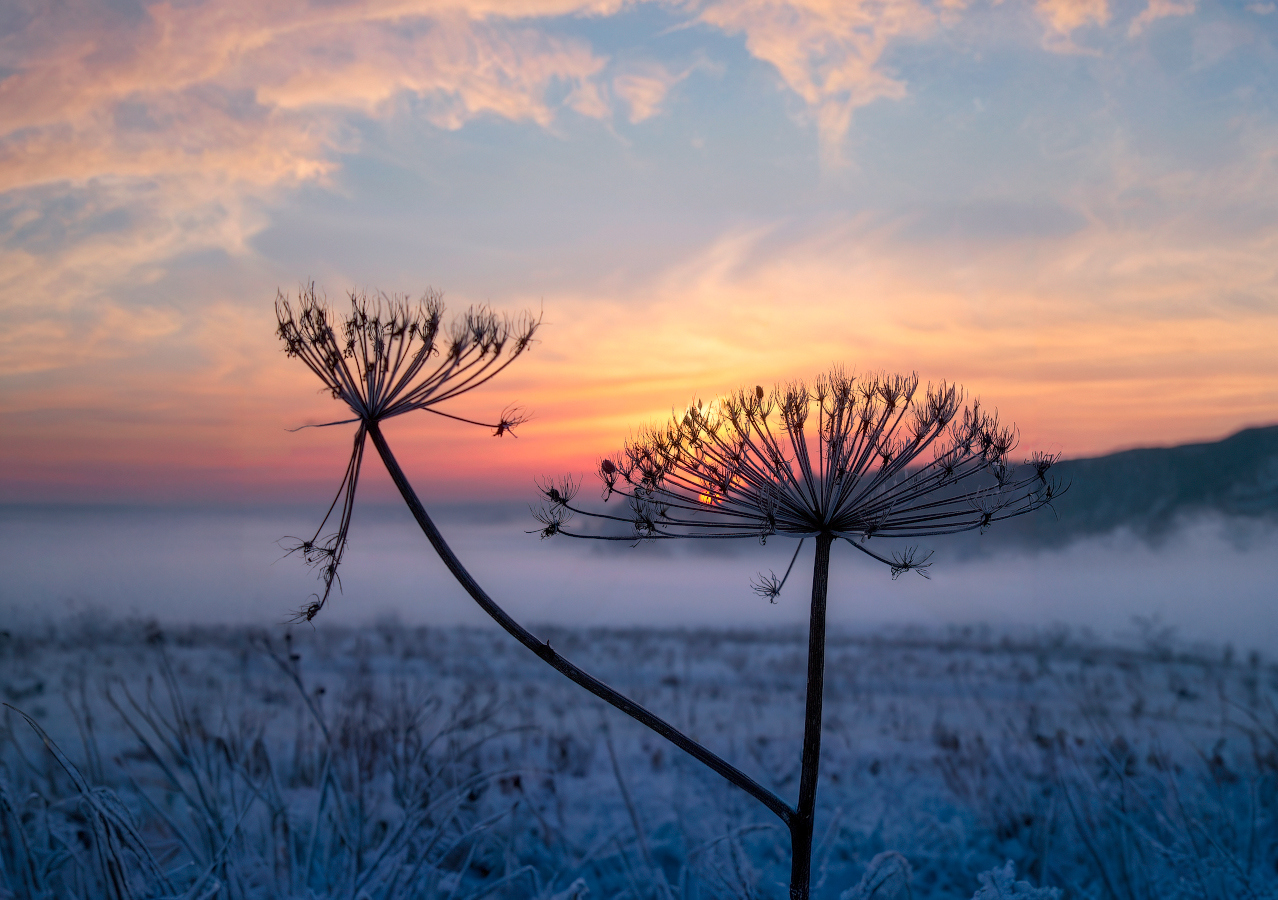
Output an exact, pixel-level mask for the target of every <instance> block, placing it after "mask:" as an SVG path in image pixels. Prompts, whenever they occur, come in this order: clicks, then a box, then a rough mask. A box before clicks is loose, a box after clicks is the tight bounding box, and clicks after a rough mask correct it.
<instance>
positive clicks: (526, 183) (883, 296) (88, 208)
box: [0, 0, 1278, 503]
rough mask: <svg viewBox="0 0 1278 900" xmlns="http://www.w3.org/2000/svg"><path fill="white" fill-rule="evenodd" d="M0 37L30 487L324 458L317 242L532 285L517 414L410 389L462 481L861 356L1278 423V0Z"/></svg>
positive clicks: (2, 381)
mask: <svg viewBox="0 0 1278 900" xmlns="http://www.w3.org/2000/svg"><path fill="white" fill-rule="evenodd" d="M0 34H2V35H3V37H2V38H0V303H2V304H3V311H4V328H3V330H2V331H0V342H2V343H0V434H2V435H3V441H2V442H0V455H2V459H3V468H0V500H10V501H138V502H147V503H151V502H188V501H212V502H250V501H274V500H289V499H307V498H310V497H312V496H313V495H314V492H315V491H316V490H317V489H321V488H322V490H324V491H327V490H329V489H330V488H335V487H336V482H337V479H338V477H339V476H340V471H341V468H342V466H343V465H344V463H345V453H346V451H347V445H348V443H349V440H350V431H349V427H342V428H332V429H321V430H306V431H301V432H296V433H290V432H288V431H286V429H287V428H292V427H295V426H298V425H301V424H304V423H313V422H322V421H327V420H330V419H334V418H342V417H343V416H341V413H342V410H340V409H337V408H336V407H335V405H334V404H333V402H332V401H331V400H330V399H328V398H327V397H326V396H324V395H321V394H320V393H319V392H318V390H317V389H318V386H319V385H318V382H317V381H315V380H314V379H313V377H312V376H311V375H310V374H309V373H308V372H307V371H306V370H305V369H304V368H303V367H302V366H300V365H299V364H297V363H296V361H293V360H289V359H286V358H285V356H284V354H283V353H282V352H280V348H279V346H278V342H277V340H276V338H275V336H274V319H273V309H272V301H273V300H274V298H275V295H276V291H277V289H282V290H283V291H285V292H286V293H290V294H294V295H295V294H296V293H297V290H298V286H299V284H300V283H301V282H304V281H307V282H309V281H314V282H315V283H316V285H317V287H319V288H320V289H322V290H323V291H325V292H326V293H327V295H328V296H329V298H330V299H331V300H332V301H334V302H336V303H341V302H342V300H343V297H344V295H345V293H346V291H347V290H349V289H351V288H357V289H365V290H370V291H373V290H378V289H381V290H385V291H388V292H390V291H395V292H407V293H410V294H414V295H416V294H420V293H421V291H422V290H423V289H425V288H426V287H428V286H431V287H435V288H438V289H440V290H442V291H443V292H444V294H445V297H446V300H447V302H448V304H449V308H450V309H451V310H457V311H460V310H462V309H464V308H465V307H466V306H467V305H469V304H471V303H489V304H491V305H492V306H494V307H495V308H497V309H501V310H508V311H511V312H517V311H520V310H523V309H531V310H533V311H534V312H540V313H541V314H542V315H543V317H544V327H543V329H542V331H541V332H540V335H539V337H540V342H539V343H538V344H537V345H536V346H535V347H534V349H533V351H532V352H531V353H530V354H529V355H528V356H527V357H525V358H523V359H521V360H520V361H519V362H518V363H516V365H515V366H514V367H512V368H511V369H510V370H508V372H507V373H506V374H505V375H504V376H503V377H502V378H501V379H500V380H499V381H496V382H494V383H493V384H492V385H491V386H490V387H489V388H486V389H484V390H483V391H481V392H478V393H475V394H472V395H470V396H468V397H465V398H462V399H461V400H459V401H458V402H457V405H456V406H455V407H451V408H450V411H453V412H456V413H458V414H461V415H478V416H490V415H492V414H493V413H495V412H496V411H498V410H500V409H501V408H502V407H504V406H506V405H507V404H509V403H512V402H514V403H519V404H521V405H523V406H525V407H527V408H529V409H530V410H532V412H533V413H534V418H533V419H532V420H531V421H530V422H528V423H527V424H525V425H524V426H522V428H521V430H520V432H519V437H518V439H509V438H502V439H496V438H493V437H491V436H489V435H488V434H487V433H485V432H483V431H480V430H476V429H473V428H468V427H465V426H462V425H458V424H456V423H452V422H448V421H445V420H441V419H438V418H435V417H431V416H428V415H419V416H417V417H405V418H404V419H400V420H396V421H395V422H394V423H393V424H392V425H388V427H387V430H388V433H389V434H390V435H391V438H392V442H393V443H394V444H395V446H396V447H397V448H399V451H400V453H401V455H402V457H403V459H404V462H405V465H406V467H407V468H408V469H409V470H410V475H412V476H413V477H414V478H415V479H417V480H419V482H420V483H421V485H422V486H423V488H424V493H425V494H426V495H428V496H432V497H446V498H458V497H463V496H475V497H484V498H494V497H509V498H512V499H523V498H525V497H526V496H531V494H532V478H533V476H535V475H539V474H544V473H558V472H563V471H572V470H575V471H581V470H584V469H588V468H590V467H591V466H592V464H593V462H594V460H595V459H597V458H598V456H599V455H600V454H603V453H607V452H609V451H611V450H612V449H614V448H615V447H617V446H618V445H619V444H620V443H621V441H623V440H624V439H625V438H626V436H627V435H628V434H629V433H630V431H631V429H632V428H634V427H635V426H638V425H641V424H644V423H645V422H649V421H652V420H654V419H657V418H660V417H662V416H664V415H668V414H669V412H670V410H671V408H672V407H680V408H681V407H682V406H683V405H685V404H686V403H688V402H689V401H690V400H692V399H694V398H696V397H706V398H708V397H711V396H713V395H715V394H717V393H719V392H722V391H725V390H729V389H732V388H735V387H739V386H741V385H743V384H744V385H754V384H765V385H766V384H771V383H773V382H775V381H778V380H783V379H789V378H797V377H811V376H813V375H815V374H817V373H818V372H820V371H821V370H823V369H825V368H828V367H829V366H830V365H831V364H832V363H841V364H844V365H846V366H847V367H848V368H850V369H853V370H856V371H871V370H878V369H887V370H903V371H911V370H913V371H917V372H918V373H919V375H920V376H921V378H922V379H923V380H925V381H926V380H928V379H933V380H936V379H948V380H954V381H958V382H960V383H961V384H963V385H965V386H966V388H967V389H968V391H969V393H970V394H972V395H979V396H980V397H981V399H982V400H983V402H984V403H985V404H986V405H990V406H996V407H997V408H998V409H999V411H1000V413H1001V414H1002V416H1003V417H1004V419H1005V420H1012V421H1015V422H1016V423H1018V424H1019V426H1020V428H1021V431H1022V435H1023V446H1024V447H1025V448H1026V449H1027V450H1028V449H1030V448H1044V449H1048V450H1053V451H1059V452H1062V453H1064V454H1065V455H1066V456H1074V457H1076V456H1087V455H1095V454H1099V453H1104V452H1108V451H1111V450H1115V449H1121V448H1126V447H1132V446H1142V445H1154V444H1173V443H1180V442H1185V441H1190V440H1211V439H1216V438H1219V437H1223V436H1224V435H1226V434H1228V433H1231V432H1232V431H1235V430H1237V429H1239V428H1241V427H1244V426H1247V425H1261V424H1271V423H1274V422H1278V52H1276V47H1275V43H1276V41H1278V10H1276V8H1275V3H1274V2H1272V0H1258V2H1251V3H1248V2H1222V3H1211V2H1198V3H1196V2H1195V0H1135V2H1122V0H1037V2H1033V0H1002V2H998V0H993V2H991V0H971V2H966V0H940V2H927V0H649V2H644V0H634V2H622V0H583V2H576V0H475V2H470V3H464V2H463V3H451V2H442V0H440V2H435V0H399V2H385V3H378V2H345V0H316V2H313V3H311V4H309V5H308V4H305V3H300V2H281V0H219V2H204V3H201V2H186V0H182V2H172V3H156V4H145V3H133V2H129V0H104V2H97V0H70V2H56V3H51V2H49V0H15V2H9V3H6V4H5V5H4V7H3V11H0ZM428 419H431V421H427V420H428ZM370 487H371V489H372V491H373V493H374V494H376V492H377V491H379V490H384V488H383V487H382V486H379V485H378V484H377V483H374V484H372V485H370Z"/></svg>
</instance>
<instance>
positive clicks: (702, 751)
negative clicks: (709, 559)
mask: <svg viewBox="0 0 1278 900" xmlns="http://www.w3.org/2000/svg"><path fill="white" fill-rule="evenodd" d="M368 436H369V437H370V438H372V439H373V445H374V446H375V447H376V448H377V452H378V454H380V455H381V457H382V462H383V463H385V464H386V471H387V472H389V473H390V477H391V480H392V481H394V482H395V487H397V488H399V493H400V496H402V497H403V498H404V502H405V503H407V504H408V508H409V511H411V512H412V514H413V518H414V519H416V520H417V524H418V525H419V526H421V529H422V532H423V533H425V535H426V539H427V540H429V541H430V543H431V546H432V547H434V548H435V552H436V553H438V554H439V558H440V559H441V560H443V562H444V565H445V566H447V567H448V571H449V572H451V573H452V574H453V577H454V578H456V579H457V581H458V583H459V584H461V586H462V587H463V588H465V589H466V593H468V594H470V596H471V599H473V600H474V601H475V602H476V603H478V604H479V608H480V609H482V610H483V611H484V612H486V613H488V615H489V616H490V617H491V618H492V619H493V621H494V622H496V623H497V624H498V625H500V626H501V627H502V628H503V629H505V631H506V632H507V633H508V634H510V636H511V637H513V638H514V639H515V640H517V641H519V643H521V644H523V645H524V646H525V647H527V648H528V649H529V650H531V651H532V652H533V653H535V654H537V656H538V657H540V658H541V660H542V662H544V663H546V664H547V665H549V666H550V667H551V668H553V669H554V670H555V671H557V672H559V673H561V674H562V675H564V676H566V677H567V678H568V679H569V680H570V681H572V682H573V683H574V684H576V685H579V686H580V687H583V688H585V689H586V690H588V691H590V693H592V694H594V695H595V696H596V697H598V698H600V699H601V700H604V701H606V702H608V703H610V704H612V705H613V706H615V707H616V708H617V709H619V710H621V711H622V712H624V713H625V714H626V715H628V716H630V717H631V718H632V719H634V720H636V721H637V722H640V723H641V724H643V725H646V726H647V727H649V728H651V729H652V730H653V731H655V732H656V733H657V734H659V735H661V736H662V737H664V738H665V739H666V740H668V741H670V742H671V743H672V744H674V745H675V746H676V747H678V748H679V749H680V750H683V751H684V752H686V753H688V754H689V755H690V756H692V757H694V758H695V759H697V760H698V761H700V762H702V763H704V764H705V765H707V766H709V767H710V768H711V769H713V770H714V771H716V772H718V773H719V774H720V775H722V776H723V777H724V778H726V779H728V781H730V782H732V783H733V784H735V785H736V786H737V787H739V788H741V789H742V790H743V791H745V792H746V793H747V794H749V795H750V796H751V797H754V798H755V799H756V800H758V801H759V802H760V803H762V804H763V805H764V806H766V807H767V808H768V809H770V810H772V812H773V813H775V814H776V815H777V817H778V818H780V819H781V821H782V822H784V823H785V824H786V825H787V826H790V825H791V822H792V820H793V819H794V816H795V811H794V809H792V808H791V807H790V805H789V804H787V803H786V802H785V801H784V800H782V799H781V798H780V797H778V796H777V795H776V794H774V793H772V792H771V791H769V790H768V789H767V788H765V787H764V786H763V785H761V784H759V783H758V782H757V781H755V780H754V779H753V778H751V777H750V776H749V775H747V774H745V773H744V772H742V771H741V770H740V769H738V768H737V767H736V766H734V765H732V764H731V763H729V762H728V761H727V760H725V759H723V758H722V757H720V756H718V755H717V754H715V753H712V752H710V751H709V750H707V749H706V748H705V747H703V746H701V745H700V744H699V743H697V742H696V741H694V740H693V739H692V738H690V737H688V736H687V735H686V734H684V733H683V732H681V731H680V730H679V729H677V728H675V727H674V726H673V725H671V724H670V723H669V722H667V721H665V720H664V719H662V718H661V717H659V716H657V715H655V714H653V713H651V712H649V711H648V710H646V709H644V708H643V707H642V706H640V705H639V704H638V703H635V702H634V701H633V700H631V699H630V698H629V697H627V696H625V695H624V694H621V693H619V692H618V691H616V690H614V689H613V688H611V687H609V686H608V685H606V684H604V683H603V682H602V681H600V680H599V679H598V678H595V677H594V676H593V675H591V674H590V673H589V672H586V671H584V670H582V669H579V668H578V667H577V666H575V665H573V663H571V662H569V661H568V660H567V659H565V658H564V657H562V656H560V655H559V654H558V653H556V652H555V651H554V650H552V649H551V647H550V644H549V643H548V642H546V641H542V640H539V639H538V638H537V637H536V636H535V635H534V634H533V633H532V632H530V631H529V630H528V629H526V628H524V627H523V626H522V625H520V624H519V623H518V622H516V621H515V620H514V619H512V618H511V617H510V615H509V614H507V612H506V611H505V610H504V609H502V608H501V607H500V606H498V605H497V604H496V603H495V602H494V601H493V599H492V598H491V597H489V596H488V594H487V593H485V592H484V589H483V588H481V587H480V586H479V583H478V582H477V581H475V579H474V578H473V577H472V576H471V574H470V572H468V571H467V570H466V567H465V566H463V565H462V564H461V560H459V559H458V558H457V556H456V554H454V553H453V550H452V548H451V547H449V546H448V543H447V542H446V541H445V540H444V536H443V534H441V533H440V531H439V529H438V528H437V527H436V526H435V523H434V521H432V520H431V518H430V516H429V515H427V514H426V508H425V507H424V506H422V503H421V501H420V500H419V499H417V493H416V492H415V491H414V490H413V487H412V485H411V484H409V483H408V478H407V477H405V475H404V471H403V469H401V468H400V467H399V463H398V462H397V461H396V459H395V455H394V454H393V453H391V449H390V445H389V444H387V443H386V438H385V436H384V435H383V434H382V432H381V428H380V427H379V426H378V423H377V422H369V423H368ZM825 547H826V559H827V560H828V559H829V547H830V545H829V543H828V542H827V543H826V544H825ZM818 715H819V713H818ZM805 748H806V743H805ZM805 759H806V757H805ZM809 834H811V828H809Z"/></svg>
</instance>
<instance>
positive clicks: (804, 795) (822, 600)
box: [790, 534, 834, 900]
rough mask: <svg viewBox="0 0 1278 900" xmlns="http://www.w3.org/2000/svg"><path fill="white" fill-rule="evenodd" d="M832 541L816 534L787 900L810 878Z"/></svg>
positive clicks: (801, 896) (803, 896)
mask: <svg viewBox="0 0 1278 900" xmlns="http://www.w3.org/2000/svg"><path fill="white" fill-rule="evenodd" d="M832 543H834V536H833V535H830V534H821V535H817V539H816V561H815V562H814V563H813V564H812V609H811V616H810V619H809V621H808V692H807V693H808V698H807V706H806V708H805V710H804V716H803V763H802V769H801V770H800V775H799V805H798V808H797V809H795V812H794V817H793V818H792V819H791V820H790V900H807V898H808V891H809V882H810V881H811V880H812V832H813V827H814V825H815V824H816V790H817V775H818V774H819V771H820V768H821V707H822V703H823V701H824V696H825V606H826V596H827V595H828V594H829V590H830V545H831V544H832Z"/></svg>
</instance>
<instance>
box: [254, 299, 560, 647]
mask: <svg viewBox="0 0 1278 900" xmlns="http://www.w3.org/2000/svg"><path fill="white" fill-rule="evenodd" d="M349 299H350V304H351V309H350V312H349V313H348V314H347V315H346V316H345V317H343V318H342V319H340V321H338V320H335V319H334V316H333V313H332V312H331V311H330V310H329V309H328V307H327V305H325V303H324V302H323V300H322V299H321V298H320V297H319V296H318V295H317V294H316V293H315V286H314V285H313V284H311V285H308V286H305V287H304V288H303V289H302V291H301V292H300V295H299V297H298V301H297V309H294V308H293V304H292V303H291V302H290V301H289V299H288V298H287V297H285V296H284V295H283V293H281V294H279V295H278V296H277V298H276V300H275V315H276V319H277V321H278V323H279V327H278V329H277V331H276V333H277V334H278V335H279V338H280V340H282V341H283V342H284V352H285V353H287V354H288V355H289V356H292V357H296V358H297V359H300V360H301V361H302V362H304V363H305V364H306V366H307V367H308V368H309V369H310V370H311V371H312V372H314V373H315V374H316V375H317V376H318V377H319V379H320V381H322V382H323V383H324V386H325V387H326V388H327V389H328V391H329V392H330V393H331V394H332V395H333V398H334V399H336V400H341V401H342V402H344V403H345V404H346V405H347V406H348V407H349V408H350V410H351V412H352V413H354V414H355V417H354V418H352V419H343V420H341V421H338V422H326V423H323V424H324V425H325V426H327V425H344V424H349V423H352V422H355V423H358V427H357V428H356V430H355V443H354V446H353V448H352V450H351V457H350V461H349V462H348V463H347V464H346V474H345V475H344V476H343V477H342V483H341V485H340V486H339V487H338V489H337V495H336V496H335V497H334V498H333V502H332V504H331V505H330V506H329V508H328V512H327V513H326V514H325V516H324V518H323V520H322V521H321V522H320V525H319V528H317V529H316V530H315V534H314V535H312V536H311V537H310V538H309V539H307V540H299V539H293V540H294V541H295V543H292V544H289V545H287V547H286V549H287V551H288V553H289V555H292V554H294V553H296V554H299V555H300V556H301V557H302V559H303V560H305V561H306V563H307V564H308V565H310V566H313V567H317V568H319V570H320V580H321V581H322V582H323V584H324V592H323V594H316V595H314V600H312V602H310V603H308V604H307V605H306V606H305V607H304V608H303V609H301V610H299V611H298V613H297V617H296V618H297V620H299V621H310V620H311V619H313V618H315V616H316V614H317V613H319V611H320V610H321V609H323V608H324V604H325V603H327V602H328V598H329V595H330V594H331V593H332V590H333V585H334V584H337V585H338V586H339V587H340V585H341V582H340V580H339V579H338V576H337V570H338V566H339V565H341V562H342V556H343V554H344V553H345V551H346V541H347V537H348V535H349V533H350V525H351V513H352V512H353V510H354V505H355V490H356V487H357V486H358V484H359V473H360V467H361V465H362V464H363V461H364V444H365V438H366V437H367V436H368V435H369V431H370V427H371V426H373V425H375V424H376V423H378V422H381V421H383V420H385V419H389V418H392V417H394V416H400V415H403V414H404V413H408V412H412V411H414V410H424V411H426V412H430V413H434V414H435V415H437V416H443V417H445V418H448V419H453V420H454V421H458V422H465V423H467V424H470V425H479V426H481V427H483V428H491V429H493V434H494V435H496V436H497V437H501V436H503V435H505V434H507V433H510V434H513V433H514V431H513V429H514V428H515V426H517V425H519V424H521V423H522V422H524V421H527V414H526V413H525V412H524V411H523V410H521V409H519V408H518V407H507V408H506V409H505V410H503V411H502V413H501V416H500V417H499V418H498V420H497V421H496V422H480V421H477V420H475V419H469V418H466V417H463V416H459V415H456V414H454V413H448V412H444V411H443V410H440V409H437V408H436V407H437V406H438V405H439V404H441V403H445V402H447V401H449V400H452V399H454V398H456V397H458V396H460V395H461V394H464V393H466V392H467V391H472V390H474V389H475V388H477V387H480V386H481V385H483V384H486V383H487V382H488V381H490V380H491V379H492V378H494V377H495V376H496V375H497V374H498V373H500V372H501V371H502V370H504V369H505V368H506V367H507V366H509V365H510V364H511V363H512V362H514V361H515V359H517V358H518V357H519V356H520V355H521V354H523V353H524V351H526V350H527V349H528V348H529V346H530V345H531V344H532V341H533V336H534V335H535V334H536V333H537V328H538V326H539V325H540V320H539V319H534V318H533V317H532V316H531V315H527V314H526V315H524V316H522V317H520V318H517V319H513V320H512V319H508V318H505V317H503V316H498V315H497V314H496V313H494V312H492V311H491V310H488V309H486V308H483V307H472V308H471V309H468V310H467V311H466V312H465V313H463V314H462V315H461V316H460V317H459V318H458V319H457V320H456V321H455V322H453V324H452V325H451V326H449V327H447V328H446V327H444V326H443V324H442V322H443V315H444V304H443V295H441V294H440V293H439V292H437V291H433V290H428V291H427V292H426V293H425V294H424V295H423V296H422V298H421V300H420V301H419V302H418V303H416V304H410V303H409V302H408V299H407V298H406V297H402V296H389V297H388V296H386V295H384V294H379V295H378V296H376V297H373V298H369V297H368V296H366V295H364V294H356V293H353V292H352V293H351V294H350V295H349ZM303 427H306V426H303ZM321 427H322V426H321ZM339 502H340V504H341V512H340V513H339V514H338V519H337V531H336V532H334V533H332V534H328V535H325V534H324V529H325V527H326V526H327V525H328V522H329V520H330V519H332V517H333V513H334V511H335V510H336V509H337V507H338V504H339Z"/></svg>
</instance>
